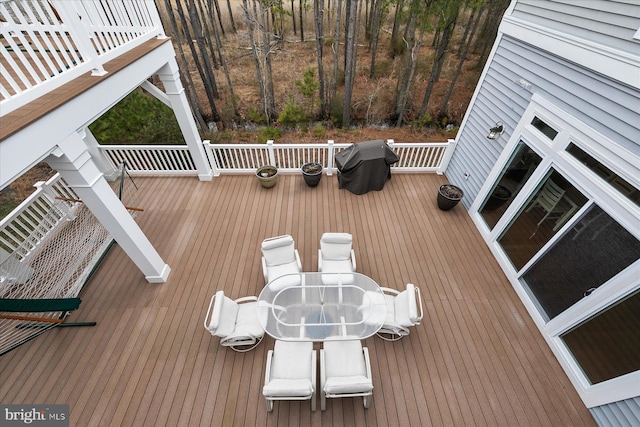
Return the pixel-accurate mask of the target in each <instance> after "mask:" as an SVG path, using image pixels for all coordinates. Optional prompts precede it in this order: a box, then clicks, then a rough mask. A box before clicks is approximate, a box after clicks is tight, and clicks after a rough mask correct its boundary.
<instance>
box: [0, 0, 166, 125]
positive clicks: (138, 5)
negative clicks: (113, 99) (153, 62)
mask: <svg viewBox="0 0 640 427" xmlns="http://www.w3.org/2000/svg"><path fill="white" fill-rule="evenodd" d="M0 35H1V37H0V41H1V42H2V43H1V44H0V55H1V57H2V63H1V64H0V70H1V77H0V115H6V114H8V113H10V112H11V111H13V110H15V109H17V108H20V107H22V106H24V105H26V104H27V103H29V102H31V101H33V100H34V99H36V98H38V97H40V96H42V95H43V94H45V93H47V92H49V91H52V90H54V89H56V88H58V87H60V86H62V85H63V84H65V83H67V82H69V81H71V80H73V79H74V78H76V77H78V76H80V75H82V74H85V73H87V72H89V71H91V72H92V74H94V75H103V74H105V70H104V68H103V65H104V64H105V63H106V62H107V61H110V60H112V59H113V58H115V57H117V56H119V55H121V54H123V53H125V52H127V51H129V50H131V49H133V48H134V47H136V46H138V45H140V44H141V43H143V42H145V41H147V40H149V39H151V38H153V37H164V36H165V35H164V30H163V28H162V23H161V21H160V17H159V15H158V11H157V9H156V6H155V4H154V2H153V1H152V0H127V1H112V0H92V1H78V0H33V1H24V0H22V1H20V0H0Z"/></svg>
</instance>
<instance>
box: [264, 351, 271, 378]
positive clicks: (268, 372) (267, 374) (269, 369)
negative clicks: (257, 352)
mask: <svg viewBox="0 0 640 427" xmlns="http://www.w3.org/2000/svg"><path fill="white" fill-rule="evenodd" d="M272 360H273V350H269V351H268V352H267V367H266V369H265V372H264V385H267V384H269V383H270V382H271V361H272Z"/></svg>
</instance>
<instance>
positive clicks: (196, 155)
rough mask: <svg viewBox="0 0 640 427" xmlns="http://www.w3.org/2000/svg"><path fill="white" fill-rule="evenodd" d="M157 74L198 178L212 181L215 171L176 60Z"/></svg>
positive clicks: (172, 60)
mask: <svg viewBox="0 0 640 427" xmlns="http://www.w3.org/2000/svg"><path fill="white" fill-rule="evenodd" d="M156 74H157V75H158V77H159V78H160V80H161V81H162V84H163V85H164V89H165V93H166V95H167V97H168V98H169V103H170V104H171V109H172V110H173V114H175V116H176V119H177V120H178V125H180V129H181V130H182V136H183V137H184V140H185V142H186V143H187V146H188V147H189V152H191V156H192V157H193V161H194V162H195V165H196V169H198V178H200V181H211V179H212V177H213V170H212V169H211V167H210V166H209V161H208V160H207V155H206V153H205V152H204V147H203V146H202V140H201V139H200V134H199V133H198V128H197V127H196V122H195V120H194V119H193V115H192V114H191V108H190V107H189V102H188V101H187V97H186V96H185V94H184V88H183V87H182V83H181V82H180V70H179V69H178V64H177V63H176V61H175V58H171V60H170V61H169V62H167V64H166V65H165V66H164V67H162V68H160V70H158V72H157V73H156Z"/></svg>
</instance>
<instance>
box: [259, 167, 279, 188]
mask: <svg viewBox="0 0 640 427" xmlns="http://www.w3.org/2000/svg"><path fill="white" fill-rule="evenodd" d="M256 177H258V181H260V184H262V186H263V187H264V188H271V187H273V186H274V185H276V182H277V181H278V168H276V167H275V166H271V165H266V166H261V167H259V168H258V169H257V170H256Z"/></svg>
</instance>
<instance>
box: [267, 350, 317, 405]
mask: <svg viewBox="0 0 640 427" xmlns="http://www.w3.org/2000/svg"><path fill="white" fill-rule="evenodd" d="M316 364H317V359H316V352H315V351H314V350H313V343H312V342H310V341H280V340H276V343H275V346H274V348H273V350H269V352H268V353H267V367H266V371H265V375H264V387H263V388H262V394H263V395H264V398H265V399H266V401H267V411H269V412H271V411H272V410H273V401H274V400H309V399H310V400H311V410H312V411H315V410H316Z"/></svg>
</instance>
